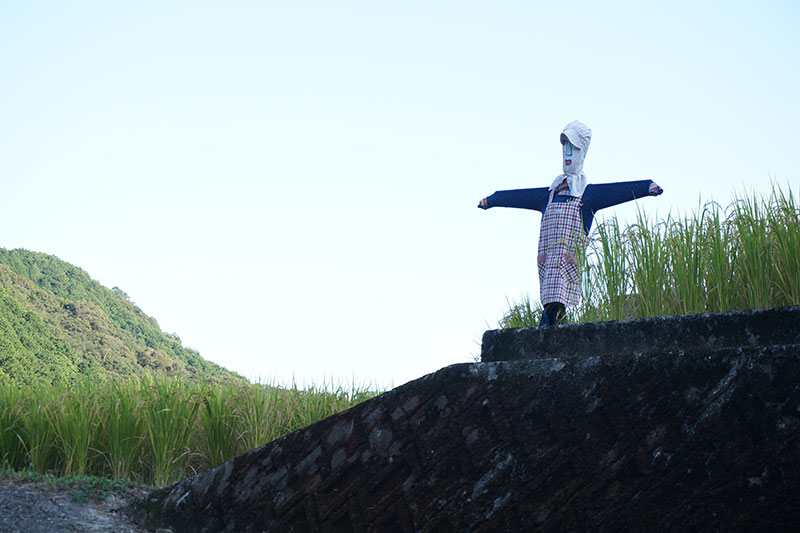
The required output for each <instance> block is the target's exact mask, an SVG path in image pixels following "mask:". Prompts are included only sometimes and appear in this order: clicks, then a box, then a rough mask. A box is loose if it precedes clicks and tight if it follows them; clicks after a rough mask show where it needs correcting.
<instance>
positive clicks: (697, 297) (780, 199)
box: [499, 185, 800, 328]
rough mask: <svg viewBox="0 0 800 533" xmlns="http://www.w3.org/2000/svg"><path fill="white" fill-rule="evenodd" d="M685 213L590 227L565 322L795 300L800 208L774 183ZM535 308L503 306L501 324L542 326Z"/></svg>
mask: <svg viewBox="0 0 800 533" xmlns="http://www.w3.org/2000/svg"><path fill="white" fill-rule="evenodd" d="M701 205H702V207H701V208H699V209H698V210H697V211H696V212H694V213H691V214H690V215H688V216H682V217H681V216H672V215H669V216H668V217H667V218H666V219H665V220H659V221H654V220H651V219H650V217H648V216H647V215H646V214H645V213H643V212H642V211H641V210H640V211H639V212H638V216H637V220H636V222H635V223H634V224H631V225H630V226H628V227H625V228H621V227H620V224H619V222H618V220H617V219H616V218H614V217H612V218H610V219H606V220H605V221H604V222H602V223H599V224H598V225H597V226H596V227H595V228H594V229H593V231H592V233H591V235H590V237H589V242H588V246H587V252H586V257H585V260H584V261H583V268H582V276H583V279H582V290H583V299H582V302H581V304H580V305H579V306H578V307H577V308H575V309H570V310H568V321H569V322H594V321H605V320H620V319H625V318H645V317H653V316H670V315H682V314H694V313H704V312H721V311H733V310H741V309H763V308H770V307H783V306H789V305H800V206H799V205H798V203H797V200H796V197H795V195H794V194H793V193H792V191H791V189H788V190H786V191H785V190H784V189H782V188H781V187H780V186H778V185H773V189H772V191H771V192H770V194H769V195H768V196H766V197H758V196H757V195H755V194H749V195H740V196H738V197H737V198H736V199H735V200H734V202H732V204H731V205H730V206H729V207H728V208H727V209H723V208H722V207H720V206H719V205H718V204H716V203H714V202H707V203H705V204H701ZM540 313H541V305H540V304H539V303H538V302H536V301H535V300H534V301H531V300H530V298H528V297H524V298H523V299H522V301H521V302H514V303H509V308H508V310H507V311H506V312H505V313H504V316H503V317H502V318H501V319H500V322H499V326H500V327H501V328H510V327H531V326H536V325H538V321H539V316H540Z"/></svg>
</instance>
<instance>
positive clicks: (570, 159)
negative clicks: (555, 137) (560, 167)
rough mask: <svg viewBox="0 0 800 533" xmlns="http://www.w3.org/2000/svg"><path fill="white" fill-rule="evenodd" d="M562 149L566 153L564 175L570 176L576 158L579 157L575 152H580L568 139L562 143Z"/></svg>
mask: <svg viewBox="0 0 800 533" xmlns="http://www.w3.org/2000/svg"><path fill="white" fill-rule="evenodd" d="M561 147H562V149H563V152H564V173H565V174H569V173H570V172H569V171H570V170H571V167H572V164H573V163H574V161H575V158H576V157H577V155H578V154H576V153H575V152H577V151H578V149H577V148H576V147H575V146H573V145H572V143H571V142H569V140H568V139H564V140H563V143H562V146H561ZM573 173H574V172H573Z"/></svg>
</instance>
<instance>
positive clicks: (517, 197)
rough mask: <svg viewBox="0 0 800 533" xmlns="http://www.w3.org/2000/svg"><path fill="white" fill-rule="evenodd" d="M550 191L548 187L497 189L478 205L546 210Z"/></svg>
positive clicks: (485, 207)
mask: <svg viewBox="0 0 800 533" xmlns="http://www.w3.org/2000/svg"><path fill="white" fill-rule="evenodd" d="M549 192H550V191H549V189H548V188H547V187H537V188H536V189H515V190H510V191H497V192H495V193H494V194H493V195H491V196H488V197H486V198H484V199H483V200H481V201H480V203H479V204H478V207H480V208H481V209H489V208H490V207H516V208H519V209H533V210H536V211H539V212H544V209H545V208H546V207H547V198H548V196H549Z"/></svg>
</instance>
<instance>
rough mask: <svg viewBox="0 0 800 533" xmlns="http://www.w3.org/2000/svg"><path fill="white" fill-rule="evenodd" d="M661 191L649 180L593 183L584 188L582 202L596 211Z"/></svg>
mask: <svg viewBox="0 0 800 533" xmlns="http://www.w3.org/2000/svg"><path fill="white" fill-rule="evenodd" d="M663 192H664V190H663V189H662V188H661V187H659V186H658V185H656V184H655V182H653V181H651V180H640V181H624V182H619V183H600V184H594V183H593V184H591V185H589V186H588V187H587V188H586V192H585V193H584V195H583V203H584V205H585V206H586V207H588V208H589V209H591V211H593V212H597V211H599V210H601V209H605V208H606V207H611V206H614V205H618V204H622V203H625V202H629V201H631V200H636V199H638V198H642V197H644V196H658V195H659V194H661V193H663Z"/></svg>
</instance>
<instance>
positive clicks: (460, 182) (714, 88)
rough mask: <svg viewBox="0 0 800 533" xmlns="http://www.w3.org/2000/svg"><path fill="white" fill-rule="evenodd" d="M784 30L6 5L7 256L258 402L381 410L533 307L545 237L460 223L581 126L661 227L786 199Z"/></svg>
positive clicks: (499, 224) (452, 12) (685, 17)
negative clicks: (371, 397)
mask: <svg viewBox="0 0 800 533" xmlns="http://www.w3.org/2000/svg"><path fill="white" fill-rule="evenodd" d="M798 6H800V4H798V3H797V2H796V1H793V0H787V1H769V0H768V1H762V2H736V1H733V2H731V1H726V2H722V1H719V2H698V1H679V2H626V3H621V2H614V1H604V2H568V3H567V2H503V1H498V2H470V1H450V2H437V1H424V2H414V1H412V2H374V1H363V2H350V1H341V2H327V1H325V2H324V1H318V2H315V1H308V2H269V1H252V2H246V1H230V2H221V1H220V2H201V1H169V2H167V1H136V2H133V1H130V2H123V1H118V2H105V1H96V2H89V1H73V2H70V1H60V0H59V1H45V0H41V1H27V0H18V1H13V0H0V180H1V181H0V183H1V184H2V189H0V194H1V195H2V203H1V204H0V247H3V248H9V249H11V248H25V249H28V250H33V251H38V252H44V253H48V254H54V255H56V256H58V257H60V258H61V259H64V260H66V261H69V262H71V263H73V264H75V265H77V266H79V267H81V268H83V269H84V270H86V271H87V272H88V273H89V274H90V275H91V276H92V277H93V278H94V279H96V280H98V281H99V282H101V283H102V284H103V285H106V286H107V287H114V286H118V287H120V288H121V289H122V290H124V291H125V292H127V293H128V294H129V295H130V296H131V298H132V299H133V301H134V302H136V303H137V305H139V307H141V308H142V310H143V311H144V312H145V313H147V314H149V315H151V316H153V317H155V318H156V319H157V320H158V321H159V324H160V325H161V327H162V329H163V330H165V331H166V332H169V333H177V334H178V335H179V336H180V337H181V339H182V340H183V342H184V344H185V345H187V346H189V347H192V348H194V349H196V350H198V351H199V352H200V353H201V355H202V356H204V357H205V358H207V359H210V360H212V361H214V362H216V363H219V364H221V365H223V366H225V367H227V368H229V369H231V370H234V371H237V372H240V373H242V374H244V375H246V376H248V377H250V378H254V379H258V378H260V379H262V380H265V381H270V382H273V383H275V382H277V383H290V382H291V380H292V379H293V377H294V379H295V380H296V381H297V382H298V383H300V384H303V383H316V384H319V383H321V382H323V381H327V382H331V381H336V382H339V383H350V382H353V381H354V382H356V383H357V384H359V385H365V384H372V385H373V386H377V387H387V386H391V385H399V384H402V383H404V382H406V381H408V380H410V379H414V378H417V377H420V376H422V375H424V374H426V373H429V372H433V371H435V370H438V369H439V368H441V367H443V366H446V365H448V364H452V363H459V362H467V361H471V360H473V358H474V356H476V355H477V354H478V353H479V352H480V338H481V335H482V333H483V331H484V330H486V329H489V328H492V327H495V326H496V325H497V320H498V319H499V318H500V317H501V316H502V313H503V311H504V310H505V309H506V308H507V304H506V301H507V299H510V300H516V299H519V298H520V297H521V296H522V295H523V294H531V295H532V296H534V297H536V296H537V295H538V284H537V274H536V266H535V262H536V261H535V254H536V242H537V236H538V229H539V222H540V216H539V214H538V213H536V212H528V211H521V210H512V209H493V210H489V211H486V212H484V211H482V210H479V209H477V207H476V205H477V203H478V201H479V200H480V199H481V198H483V197H484V196H488V195H489V194H491V193H492V192H494V191H495V190H500V189H514V188H525V187H539V186H545V185H548V184H549V183H550V182H551V181H552V180H553V178H554V177H555V176H556V175H557V174H559V173H560V169H561V155H560V154H561V146H560V144H559V141H558V137H559V133H560V131H561V129H562V128H563V127H564V125H565V124H567V123H568V122H570V121H572V120H580V121H582V122H584V123H586V124H587V125H588V126H589V127H591V128H592V130H593V138H592V143H591V147H590V148H589V151H588V154H587V158H586V163H585V166H584V169H585V171H586V173H587V175H588V177H589V181H590V183H592V182H595V183H602V182H610V181H623V180H634V179H645V178H650V179H653V180H654V181H656V182H657V183H658V184H659V185H661V186H662V187H663V188H664V191H665V192H664V194H663V195H662V196H660V197H658V198H646V199H643V200H641V201H640V202H638V206H639V207H641V208H642V209H645V210H646V211H647V212H648V214H652V215H653V216H659V217H663V216H665V215H666V214H667V213H669V212H670V211H672V212H673V213H675V212H689V211H691V210H692V209H694V208H696V206H697V205H698V202H699V201H700V200H701V198H702V200H703V201H705V200H710V199H714V200H716V201H718V202H720V203H722V204H724V205H727V203H728V202H729V201H730V199H731V197H732V195H733V193H734V192H736V191H742V190H744V189H747V190H754V191H756V192H759V193H762V194H765V193H766V192H768V191H769V189H770V181H771V179H775V180H777V181H779V182H781V183H784V184H785V183H787V182H788V183H790V184H792V185H791V186H792V188H793V189H795V190H796V189H797V184H798V183H800V174H798V171H797V169H796V167H795V166H794V165H795V163H796V162H795V157H794V154H795V153H796V151H797V146H798V145H800V127H798V124H800V106H798V103H797V97H798V94H800V32H798V27H800V7H798ZM635 209H636V204H634V203H630V204H627V205H626V206H623V207H620V208H618V209H614V210H613V211H612V210H609V211H607V212H605V214H606V215H608V214H617V215H618V216H620V217H621V218H622V219H623V221H625V220H629V219H630V217H631V216H632V214H633V213H634V212H635Z"/></svg>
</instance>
